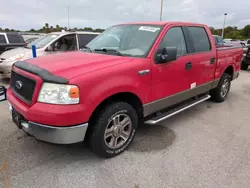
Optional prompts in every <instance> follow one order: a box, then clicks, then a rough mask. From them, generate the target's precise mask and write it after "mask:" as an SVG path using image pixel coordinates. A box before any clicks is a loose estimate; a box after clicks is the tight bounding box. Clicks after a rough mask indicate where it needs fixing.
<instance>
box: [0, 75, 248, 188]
mask: <svg viewBox="0 0 250 188" xmlns="http://www.w3.org/2000/svg"><path fill="white" fill-rule="evenodd" d="M1 82H2V81H0V85H1ZM4 83H5V84H6V85H7V81H4ZM249 113H250V71H244V72H241V75H240V77H239V78H238V79H237V80H235V81H234V82H233V83H232V87H231V92H230V94H229V96H228V99H227V101H225V102H224V103H220V104H217V103H213V102H211V101H206V102H204V103H202V104H199V105H198V106H195V107H193V108H191V109H189V110H187V111H184V112H182V113H181V114H178V115H176V116H174V117H172V118H170V119H168V120H166V121H164V122H162V123H161V124H159V125H154V126H152V125H151V126H149V125H145V126H143V127H141V128H139V130H138V133H137V135H136V137H135V140H134V141H133V143H132V145H131V146H130V147H129V149H128V150H126V151H125V152H124V153H122V154H121V155H119V156H117V157H115V158H112V159H102V158H99V157H97V156H95V155H94V154H93V153H91V151H89V150H88V149H87V148H84V147H83V145H82V144H77V145H70V146H60V145H52V144H47V143H42V142H39V141H37V140H35V139H34V138H32V137H29V136H27V135H25V134H24V133H23V132H22V131H21V130H18V129H17V127H16V126H15V125H14V124H13V123H12V122H11V118H10V114H9V111H8V105H7V102H1V103H0V187H1V188H2V187H3V188H7V187H8V188H118V187H122V188H135V187H137V188H168V187H169V188H170V187H171V188H172V187H178V188H179V187H180V188H182V187H183V188H196V187H199V188H217V187H218V188H231V187H237V188H238V187H240V188H243V187H249V185H250V170H249V169H250V136H249V133H250V124H249V122H250V115H249Z"/></svg>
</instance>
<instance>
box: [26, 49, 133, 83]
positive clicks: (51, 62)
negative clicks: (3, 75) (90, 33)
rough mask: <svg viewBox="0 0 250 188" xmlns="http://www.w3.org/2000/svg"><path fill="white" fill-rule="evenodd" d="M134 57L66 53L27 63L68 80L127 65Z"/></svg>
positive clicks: (34, 59) (31, 60)
mask: <svg viewBox="0 0 250 188" xmlns="http://www.w3.org/2000/svg"><path fill="white" fill-rule="evenodd" d="M133 59H134V58H133V57H124V56H116V55H106V54H97V53H87V52H80V51H78V52H65V53H60V54H55V55H47V56H42V57H38V58H33V59H28V60H26V62H28V63H31V64H34V65H36V66H39V67H40V68H43V69H46V70H48V71H49V72H50V73H52V74H54V75H56V76H61V77H64V78H67V79H71V78H73V77H76V76H79V75H82V74H85V73H89V72H93V71H96V70H98V69H102V68H105V67H109V66H113V65H116V64H120V63H125V62H128V61H131V60H133Z"/></svg>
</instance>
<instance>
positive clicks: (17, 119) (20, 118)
mask: <svg viewBox="0 0 250 188" xmlns="http://www.w3.org/2000/svg"><path fill="white" fill-rule="evenodd" d="M11 115H12V121H13V122H14V123H15V124H16V126H17V127H18V128H19V129H21V128H22V124H21V123H22V122H23V121H25V119H24V117H23V116H22V115H21V114H19V113H18V112H17V111H16V110H15V109H14V108H12V110H11Z"/></svg>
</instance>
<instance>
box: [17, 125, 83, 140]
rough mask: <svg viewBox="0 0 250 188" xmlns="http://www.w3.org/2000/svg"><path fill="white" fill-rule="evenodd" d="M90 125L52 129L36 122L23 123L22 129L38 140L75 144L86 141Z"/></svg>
mask: <svg viewBox="0 0 250 188" xmlns="http://www.w3.org/2000/svg"><path fill="white" fill-rule="evenodd" d="M87 128H88V123H85V124H81V125H77V126H72V127H52V126H47V125H42V124H38V123H34V122H30V121H29V122H22V123H21V129H22V130H23V131H24V132H26V133H28V134H29V135H31V136H33V137H35V138H36V139H37V140H41V141H45V142H49V143H54V144H73V143H77V142H82V141H83V140H84V137H85V134H86V131H87Z"/></svg>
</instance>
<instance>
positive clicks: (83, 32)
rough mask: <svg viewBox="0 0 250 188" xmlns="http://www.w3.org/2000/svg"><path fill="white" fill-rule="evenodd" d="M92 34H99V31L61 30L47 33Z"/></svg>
mask: <svg viewBox="0 0 250 188" xmlns="http://www.w3.org/2000/svg"><path fill="white" fill-rule="evenodd" d="M75 33H77V34H94V35H99V34H100V33H98V32H91V31H62V32H51V33H48V34H52V35H53V34H54V35H65V34H75Z"/></svg>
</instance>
